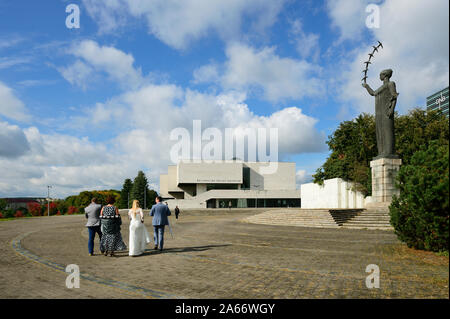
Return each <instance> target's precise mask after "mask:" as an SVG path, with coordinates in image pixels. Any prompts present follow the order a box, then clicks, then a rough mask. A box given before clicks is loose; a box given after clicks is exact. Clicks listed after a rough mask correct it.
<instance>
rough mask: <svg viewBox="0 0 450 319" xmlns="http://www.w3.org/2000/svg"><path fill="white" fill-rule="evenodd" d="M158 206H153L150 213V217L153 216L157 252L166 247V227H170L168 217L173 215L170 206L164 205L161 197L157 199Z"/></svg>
mask: <svg viewBox="0 0 450 319" xmlns="http://www.w3.org/2000/svg"><path fill="white" fill-rule="evenodd" d="M155 202H156V205H153V206H152V210H151V211H150V216H153V221H152V225H153V232H154V235H153V236H154V238H155V250H156V249H158V245H159V250H160V251H162V250H163V247H164V227H165V226H166V225H169V218H168V217H167V216H170V215H171V212H170V209H169V206H167V205H164V204H163V203H162V198H161V196H157V197H156V199H155Z"/></svg>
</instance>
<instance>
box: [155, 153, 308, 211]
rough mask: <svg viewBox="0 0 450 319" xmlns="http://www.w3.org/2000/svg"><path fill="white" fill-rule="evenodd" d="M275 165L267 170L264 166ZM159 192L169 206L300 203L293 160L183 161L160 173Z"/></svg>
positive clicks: (277, 205) (262, 205)
mask: <svg viewBox="0 0 450 319" xmlns="http://www.w3.org/2000/svg"><path fill="white" fill-rule="evenodd" d="M274 164H275V165H276V170H275V171H273V172H269V173H267V170H266V171H264V168H267V167H269V165H272V167H273V165H274ZM160 194H161V196H162V197H163V198H164V199H166V200H167V202H168V204H169V206H170V207H175V205H177V206H178V207H180V208H208V207H209V208H219V207H222V208H228V206H229V205H230V204H231V206H232V207H288V206H290V207H292V206H299V205H300V191H299V190H297V189H296V184H295V163H286V162H278V163H268V162H242V161H214V162H210V163H208V162H193V161H183V162H180V163H178V165H171V166H169V167H168V172H167V174H162V175H160Z"/></svg>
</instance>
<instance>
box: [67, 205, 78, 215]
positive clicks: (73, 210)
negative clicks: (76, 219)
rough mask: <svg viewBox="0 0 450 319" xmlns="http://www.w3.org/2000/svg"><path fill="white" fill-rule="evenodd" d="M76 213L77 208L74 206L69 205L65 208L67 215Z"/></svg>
mask: <svg viewBox="0 0 450 319" xmlns="http://www.w3.org/2000/svg"><path fill="white" fill-rule="evenodd" d="M76 213H78V208H77V207H75V206H69V208H68V209H67V215H73V214H76Z"/></svg>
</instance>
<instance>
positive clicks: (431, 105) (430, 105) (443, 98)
mask: <svg viewBox="0 0 450 319" xmlns="http://www.w3.org/2000/svg"><path fill="white" fill-rule="evenodd" d="M448 103H449V100H448V87H447V88H445V89H443V90H441V91H439V92H436V93H434V94H432V95H430V96H429V97H427V110H428V111H432V110H433V111H434V110H441V111H442V113H443V114H445V116H447V117H448Z"/></svg>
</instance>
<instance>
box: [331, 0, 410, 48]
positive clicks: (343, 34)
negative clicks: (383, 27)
mask: <svg viewBox="0 0 450 319" xmlns="http://www.w3.org/2000/svg"><path fill="white" fill-rule="evenodd" d="M369 2H370V3H374V2H375V3H376V2H380V1H379V0H378V1H373V0H372V1H369V0H328V1H327V10H328V14H329V16H330V18H331V26H332V27H333V28H335V29H337V30H338V31H339V34H340V36H339V40H338V42H341V41H344V40H353V41H358V40H360V39H361V36H362V34H363V32H364V30H365V29H366V24H365V21H366V18H367V16H368V15H369V13H366V6H367V5H368V4H369ZM399 14H405V12H399ZM383 20H384V19H383Z"/></svg>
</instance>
